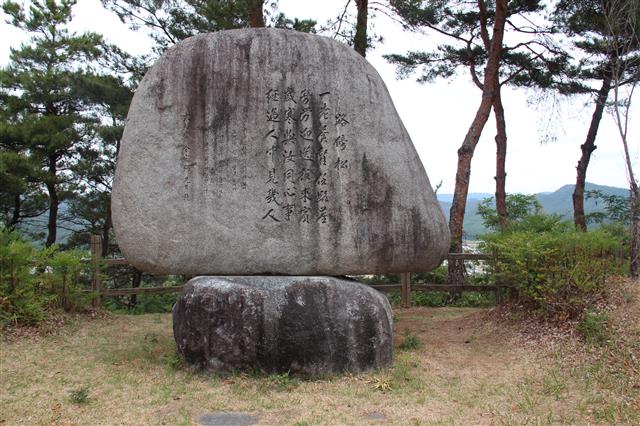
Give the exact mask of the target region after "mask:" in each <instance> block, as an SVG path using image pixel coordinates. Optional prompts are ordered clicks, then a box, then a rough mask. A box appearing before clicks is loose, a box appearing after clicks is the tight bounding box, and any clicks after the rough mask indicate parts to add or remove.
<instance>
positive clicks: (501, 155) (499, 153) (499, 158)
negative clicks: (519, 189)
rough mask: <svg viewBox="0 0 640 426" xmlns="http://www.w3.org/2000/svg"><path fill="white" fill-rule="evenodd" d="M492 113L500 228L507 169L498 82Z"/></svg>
mask: <svg viewBox="0 0 640 426" xmlns="http://www.w3.org/2000/svg"><path fill="white" fill-rule="evenodd" d="M493 113H494V115H495V117H496V176H495V180H496V211H497V213H498V221H499V223H500V228H501V229H503V230H504V229H505V228H506V227H507V192H506V189H505V186H506V181H507V171H506V167H505V163H506V160H507V125H506V122H505V118H504V108H503V106H502V97H501V96H500V84H499V83H498V84H497V90H496V96H495V98H494V100H493Z"/></svg>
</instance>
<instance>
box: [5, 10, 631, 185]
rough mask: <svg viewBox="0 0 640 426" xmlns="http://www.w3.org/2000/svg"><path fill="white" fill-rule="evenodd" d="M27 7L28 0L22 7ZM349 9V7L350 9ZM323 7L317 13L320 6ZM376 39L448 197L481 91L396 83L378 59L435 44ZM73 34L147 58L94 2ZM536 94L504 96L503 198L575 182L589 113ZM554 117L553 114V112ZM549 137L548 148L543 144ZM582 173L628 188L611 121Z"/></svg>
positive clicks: (458, 83) (479, 151)
mask: <svg viewBox="0 0 640 426" xmlns="http://www.w3.org/2000/svg"><path fill="white" fill-rule="evenodd" d="M23 1H27V0H23ZM352 3H353V2H352ZM319 5H322V6H319ZM343 5H344V0H323V1H322V2H320V1H318V0H280V1H279V8H280V10H281V11H283V12H285V13H286V14H287V15H288V16H295V17H299V18H313V19H316V20H317V21H318V22H319V23H324V22H325V21H326V19H328V18H331V17H335V16H337V15H338V14H339V13H340V11H341V10H342V7H343ZM374 24H375V27H376V28H375V31H376V33H378V34H380V35H382V36H383V37H384V43H383V44H380V45H378V46H376V48H375V49H374V50H372V51H370V52H368V53H367V59H368V60H369V62H371V63H372V64H373V66H374V67H375V68H376V69H377V70H378V72H379V73H380V75H381V76H382V79H383V80H384V81H385V83H386V84H387V87H388V89H389V92H390V93H391V97H392V98H393V101H394V103H395V106H396V108H397V110H398V113H399V114H400V117H401V118H402V120H403V122H404V124H405V127H406V128H407V130H408V131H409V134H410V135H411V138H412V140H413V143H414V144H415V146H416V148H417V151H418V153H419V155H420V158H421V159H422V162H423V163H424V166H425V169H426V170H427V174H428V175H429V178H430V179H431V184H432V185H433V186H435V185H436V184H437V183H438V182H440V181H442V182H443V185H442V188H441V189H440V191H439V192H440V193H451V192H453V188H454V184H455V170H456V164H457V149H458V147H459V146H460V144H461V143H462V140H463V138H464V135H465V134H466V131H467V129H468V127H469V124H470V123H471V121H472V119H473V116H474V115H475V112H476V108H477V106H478V103H479V102H480V91H479V89H477V88H476V87H475V86H474V85H473V84H472V83H471V81H470V78H469V77H468V74H466V73H464V72H462V73H461V74H460V76H459V77H458V78H456V79H455V80H452V81H445V80H437V81H435V82H434V83H430V84H418V83H416V82H415V78H414V79H408V80H403V81H397V80H396V78H395V68H394V67H393V66H392V65H390V64H388V63H387V62H386V61H385V60H384V59H383V58H382V55H384V54H387V53H403V52H406V51H407V50H421V49H423V50H424V49H425V46H427V47H428V46H430V45H431V44H432V43H433V41H432V40H429V39H428V37H424V36H420V35H416V34H412V33H404V32H403V31H402V30H401V29H400V28H399V27H398V26H397V25H396V24H395V23H393V22H391V21H390V20H389V19H388V18H385V17H384V16H382V15H380V16H379V17H377V18H376V19H375V22H374ZM71 28H72V29H73V30H75V31H78V32H82V31H95V32H98V33H101V34H103V35H104V36H105V37H106V38H107V40H108V41H110V42H112V43H114V44H117V45H119V46H120V47H122V48H124V49H126V50H128V51H129V52H130V53H133V54H140V53H145V52H147V51H149V50H150V45H151V43H150V41H149V40H148V38H147V37H146V35H145V34H144V33H142V32H132V31H129V30H128V29H127V27H126V26H125V25H124V24H122V23H121V22H120V21H119V20H118V18H117V17H116V16H115V14H113V13H111V12H108V11H106V10H104V9H103V8H102V6H101V4H100V1H99V0H79V1H78V4H77V5H76V6H75V8H74V20H73V22H72V26H71ZM26 40H27V37H26V36H25V35H24V34H22V33H21V32H20V31H18V30H16V29H15V28H13V27H11V26H10V25H7V24H5V23H4V20H3V23H2V24H0V65H5V64H7V63H8V61H9V48H10V47H18V46H19V44H20V43H21V42H25V41H26ZM542 97H543V96H541V95H540V94H539V93H536V92H532V91H530V92H528V93H527V92H526V91H524V90H513V89H511V88H509V87H505V88H503V102H504V106H505V112H506V121H507V135H508V153H507V192H511V193H513V192H523V193H535V192H542V191H554V190H556V189H558V188H559V187H561V186H562V185H565V184H569V183H574V182H575V166H576V164H577V162H578V159H579V156H580V144H581V143H582V142H583V141H584V138H585V136H586V133H587V129H588V125H589V120H590V118H591V114H592V112H593V106H592V104H590V103H589V104H587V103H586V102H587V101H588V99H587V98H586V97H585V98H580V99H578V98H575V99H573V100H571V99H562V98H560V99H559V102H558V100H556V102H555V103H554V102H553V100H551V99H549V100H541V98H542ZM634 102H635V110H634V117H633V118H634V120H632V122H631V127H630V133H629V134H630V139H629V142H630V143H631V148H632V150H633V161H634V166H635V170H636V173H639V172H640V171H639V170H638V168H639V161H638V158H639V155H640V113H639V112H640V106H639V105H638V104H639V103H640V96H635V101H634ZM556 110H557V113H556V114H555V115H552V114H551V112H552V111H556ZM494 129H495V124H494V121H493V116H492V117H490V118H489V121H488V122H487V125H486V126H485V130H484V132H483V136H482V138H481V140H480V142H479V143H478V146H477V148H476V152H475V155H474V158H473V163H472V174H471V184H470V192H489V193H492V192H494V190H495V183H494V179H493V176H494V174H495V142H494V140H493V138H494V136H495V130H494ZM549 129H551V130H552V134H551V136H552V137H553V138H554V139H555V141H554V142H548V143H541V141H542V140H543V139H544V135H545V134H546V133H549ZM596 144H597V146H598V149H597V150H596V151H595V152H594V153H593V154H592V159H591V163H590V164H589V170H588V172H587V180H588V181H589V182H593V183H597V184H601V185H610V186H618V187H627V186H628V184H627V177H626V171H625V167H624V162H623V156H622V148H621V143H620V139H619V136H618V133H617V131H616V128H615V125H614V122H613V119H612V117H611V116H610V115H609V114H605V116H604V117H603V120H602V123H601V125H600V130H599V132H598V139H597V142H596Z"/></svg>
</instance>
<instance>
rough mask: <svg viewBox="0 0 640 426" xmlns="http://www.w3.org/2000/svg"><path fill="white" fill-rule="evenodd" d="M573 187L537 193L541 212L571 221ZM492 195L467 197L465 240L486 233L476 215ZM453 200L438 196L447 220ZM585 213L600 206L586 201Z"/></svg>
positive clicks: (617, 191) (611, 190) (612, 191)
mask: <svg viewBox="0 0 640 426" xmlns="http://www.w3.org/2000/svg"><path fill="white" fill-rule="evenodd" d="M574 188H575V185H572V184H568V185H564V186H562V187H560V188H558V189H557V190H555V191H553V192H539V193H537V194H535V195H536V198H537V199H538V201H539V202H540V204H541V205H542V210H543V211H544V212H545V213H549V214H560V215H562V216H563V217H564V218H565V219H567V220H571V219H572V218H573V200H572V195H573V189H574ZM585 190H586V191H593V190H599V191H602V192H603V193H604V194H607V195H618V196H622V197H627V196H628V195H629V190H628V189H625V188H617V187H614V186H606V185H597V184H595V183H589V182H587V184H586V185H585ZM493 196H494V195H493V194H489V193H484V192H474V193H470V194H469V195H468V196H467V208H466V210H465V215H464V233H465V235H466V236H467V238H475V237H477V236H478V235H482V234H484V233H486V232H487V229H486V228H485V227H484V225H483V224H482V219H481V218H480V216H479V215H478V214H477V209H478V204H480V202H481V201H482V200H483V199H485V198H488V197H493ZM452 200H453V194H438V201H439V202H440V206H441V207H442V210H444V214H445V216H446V218H447V221H448V220H449V211H450V209H451V201H452ZM584 208H585V212H586V213H593V212H596V211H602V210H603V208H602V206H601V205H598V204H597V203H596V201H595V200H590V199H587V200H585V203H584Z"/></svg>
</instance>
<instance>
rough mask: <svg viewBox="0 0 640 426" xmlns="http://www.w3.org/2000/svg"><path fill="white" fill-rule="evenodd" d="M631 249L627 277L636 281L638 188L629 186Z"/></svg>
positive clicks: (639, 226) (639, 251)
mask: <svg viewBox="0 0 640 426" xmlns="http://www.w3.org/2000/svg"><path fill="white" fill-rule="evenodd" d="M630 201H631V247H630V253H629V260H630V262H629V275H630V276H631V278H635V279H638V276H639V275H638V256H639V255H640V188H638V185H636V183H635V181H634V182H632V184H631V200H630Z"/></svg>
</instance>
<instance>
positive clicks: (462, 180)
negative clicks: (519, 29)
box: [449, 0, 507, 253]
mask: <svg viewBox="0 0 640 426" xmlns="http://www.w3.org/2000/svg"><path fill="white" fill-rule="evenodd" d="M478 3H482V5H481V7H482V8H484V2H483V0H479V1H478ZM506 17H507V0H497V1H496V14H495V23H494V26H493V38H492V39H491V49H490V51H489V57H488V59H487V66H486V67H485V72H484V83H483V89H482V101H481V102H480V106H479V107H478V110H477V111H476V115H475V117H474V119H473V122H472V123H471V126H470V127H469V130H468V131H467V134H466V136H465V137H464V141H463V142H462V146H461V147H460V148H459V149H458V168H457V170H456V185H455V190H454V193H453V201H452V203H451V210H450V215H449V230H450V231H451V250H450V251H451V252H452V253H460V252H462V223H463V220H464V212H465V209H466V205H467V194H468V192H469V177H470V175H471V158H472V157H473V152H474V150H475V148H476V145H477V144H478V140H479V139H480V135H481V134H482V129H483V128H484V125H485V124H486V123H487V120H488V118H489V114H490V113H491V107H492V105H493V101H494V97H495V96H496V92H497V90H498V87H497V82H498V71H499V70H500V60H501V56H502V39H503V37H504V25H505V21H506Z"/></svg>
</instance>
